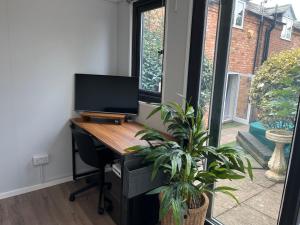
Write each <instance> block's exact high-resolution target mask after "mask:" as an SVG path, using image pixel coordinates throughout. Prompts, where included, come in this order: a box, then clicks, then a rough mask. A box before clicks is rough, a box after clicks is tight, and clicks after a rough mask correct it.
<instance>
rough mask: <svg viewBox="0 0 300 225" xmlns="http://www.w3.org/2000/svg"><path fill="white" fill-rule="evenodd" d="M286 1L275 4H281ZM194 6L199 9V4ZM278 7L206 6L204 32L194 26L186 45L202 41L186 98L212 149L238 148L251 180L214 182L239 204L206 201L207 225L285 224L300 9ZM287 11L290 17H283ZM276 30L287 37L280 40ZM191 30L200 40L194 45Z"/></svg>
mask: <svg viewBox="0 0 300 225" xmlns="http://www.w3.org/2000/svg"><path fill="white" fill-rule="evenodd" d="M288 3H289V2H288V1H280V4H281V5H283V4H288ZM194 4H196V6H194V7H197V4H199V3H194ZM281 5H279V6H276V4H275V2H271V1H270V2H268V3H266V2H265V1H242V0H238V1H225V0H219V1H217V0H213V1H206V11H205V18H204V19H205V21H206V23H205V26H204V27H205V29H204V30H203V31H201V30H200V29H198V30H197V28H195V27H194V26H193V28H192V38H191V40H192V42H191V47H192V46H193V45H194V44H195V43H193V42H195V41H202V42H203V46H201V51H202V53H201V54H198V55H197V54H195V53H193V50H191V51H192V52H191V54H190V61H193V64H191V63H190V67H193V68H189V80H192V78H193V79H194V81H195V80H197V79H196V78H195V77H197V76H198V80H197V81H198V86H197V87H195V85H194V86H193V85H191V82H190V83H189V85H188V91H187V98H188V99H190V98H192V99H193V104H194V105H200V106H202V108H203V110H204V112H205V121H206V124H207V128H208V129H209V132H210V135H211V140H210V144H211V145H214V146H231V147H235V148H238V149H239V150H240V151H241V153H242V154H245V155H246V156H247V157H248V158H249V159H250V160H251V163H252V166H253V173H254V180H253V181H251V180H250V179H244V180H237V181H227V180H226V181H223V180H220V181H219V182H217V183H216V184H215V186H216V187H217V186H231V187H234V188H236V189H238V190H237V191H236V192H235V196H236V197H237V198H238V200H239V202H240V204H237V203H236V202H234V201H232V199H231V198H229V197H227V196H225V195H222V194H215V195H214V196H212V197H211V205H210V210H209V214H208V222H209V223H211V224H224V225H276V224H278V223H279V222H280V224H287V223H284V222H283V221H287V220H286V219H287V218H288V216H287V215H288V213H286V212H284V211H285V209H284V208H283V207H281V206H282V204H288V203H287V202H286V201H283V200H284V199H287V197H288V196H289V193H291V192H290V191H289V188H288V181H287V180H286V177H287V174H290V175H289V181H290V182H291V181H293V180H295V179H297V177H295V176H293V175H292V173H291V172H290V173H289V171H293V170H294V168H295V167H294V166H293V162H294V163H295V162H296V161H295V160H297V158H295V156H294V155H293V154H292V152H293V150H294V151H296V150H297V149H296V144H295V143H296V141H297V139H300V136H299V135H298V136H296V135H295V132H294V131H295V127H296V124H297V122H298V123H299V121H298V120H297V109H298V104H299V95H300V79H299V78H300V65H299V62H300V42H298V33H299V34H300V30H299V31H298V29H297V21H296V17H297V13H298V12H300V9H299V10H297V7H298V6H297V4H290V5H289V6H288V7H287V8H286V9H285V10H284V12H283V13H281V14H280V15H279V13H278V10H276V9H278V8H279V7H281V9H282V8H283V7H282V6H281ZM291 10H293V11H295V12H296V13H295V14H296V15H292V14H289V12H290V11H291ZM267 11H268V12H267ZM196 13H197V11H196V10H195V9H194V17H193V24H196V22H195V20H197V19H198V20H202V19H203V12H202V11H201V10H198V16H196ZM283 15H286V16H288V17H289V21H290V20H292V21H294V27H293V29H292V31H291V29H286V26H288V25H289V26H290V23H289V24H285V23H284V20H285V19H284V16H283ZM298 17H300V14H299V15H298ZM198 23H199V22H198ZM282 31H285V32H287V31H288V32H290V34H289V35H286V36H284V37H283V36H282ZM193 32H194V33H193ZM195 32H203V35H202V36H198V40H196V38H193V34H194V37H195ZM287 37H288V40H287ZM201 38H202V39H201ZM299 41H300V39H299ZM196 57H198V64H199V65H200V66H199V67H198V70H197V66H196V65H195V62H196ZM230 71H234V72H230ZM197 73H198V74H197ZM197 88H199V89H198V90H197ZM293 143H294V146H293ZM298 148H299V147H298ZM298 150H299V149H298ZM294 154H295V153H294ZM208 161H209V159H208ZM296 166H299V165H296ZM294 201H297V200H294ZM292 202H293V201H292V200H290V203H292ZM293 211H294V210H293ZM291 214H292V212H291ZM291 214H290V215H289V216H292V215H291ZM293 214H296V213H293ZM293 216H295V215H293ZM290 224H292V223H290ZM294 224H296V222H295V223H294Z"/></svg>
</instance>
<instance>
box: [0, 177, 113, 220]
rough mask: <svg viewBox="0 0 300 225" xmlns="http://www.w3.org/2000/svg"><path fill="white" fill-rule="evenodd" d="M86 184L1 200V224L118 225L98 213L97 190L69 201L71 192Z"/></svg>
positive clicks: (71, 183)
mask: <svg viewBox="0 0 300 225" xmlns="http://www.w3.org/2000/svg"><path fill="white" fill-rule="evenodd" d="M82 185H84V183H83V182H79V183H76V184H74V183H73V182H69V183H65V184H61V185H57V186H54V187H50V188H46V189H42V190H38V191H34V192H31V193H27V194H24V195H19V196H16V197H11V198H7V199H3V200H0V225H96V224H97V225H115V223H114V222H113V221H112V220H111V218H110V217H109V215H107V213H105V214H104V215H98V214H97V210H96V209H97V200H98V194H97V191H96V190H91V191H90V192H88V193H85V194H83V195H82V196H80V197H78V198H77V199H76V200H75V202H69V200H68V196H69V193H70V192H71V191H73V190H76V189H77V188H80V187H81V186H82Z"/></svg>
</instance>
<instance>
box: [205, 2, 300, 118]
mask: <svg viewBox="0 0 300 225" xmlns="http://www.w3.org/2000/svg"><path fill="white" fill-rule="evenodd" d="M218 14H219V5H218V4H216V3H212V4H210V5H209V8H208V16H207V27H206V38H205V56H206V57H207V58H208V59H210V60H213V58H214V51H215V41H216V31H217V22H218ZM259 20H260V16H258V15H255V14H253V13H252V12H250V11H247V10H246V11H245V18H244V27H243V29H239V28H235V27H233V28H232V37H231V44H230V52H229V63H228V72H231V73H238V74H240V75H241V76H240V84H239V87H240V89H239V90H237V93H238V95H237V98H238V99H237V105H236V108H237V111H236V115H237V116H238V117H239V118H242V119H246V116H247V112H248V103H249V89H250V85H251V76H252V75H253V66H254V60H255V50H256V44H257V37H258V35H260V43H259V47H258V52H257V59H256V69H257V68H258V67H259V66H260V64H261V58H262V54H263V46H264V41H265V33H266V30H267V29H268V27H269V25H270V23H271V22H272V21H271V20H267V19H266V20H265V22H264V26H263V27H262V30H261V33H260V34H258V28H259ZM281 31H282V24H277V25H276V27H275V28H274V30H273V31H272V33H271V37H270V46H269V55H271V54H274V53H277V52H281V51H283V50H287V49H292V48H296V47H298V48H299V47H300V31H299V30H294V32H293V35H292V39H291V41H287V40H283V39H281V38H280V35H281ZM221 41H222V40H221Z"/></svg>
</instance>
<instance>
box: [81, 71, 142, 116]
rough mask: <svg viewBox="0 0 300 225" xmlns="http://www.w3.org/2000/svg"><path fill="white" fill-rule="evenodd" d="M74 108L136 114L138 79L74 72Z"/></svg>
mask: <svg viewBox="0 0 300 225" xmlns="http://www.w3.org/2000/svg"><path fill="white" fill-rule="evenodd" d="M75 110H76V111H89V112H105V113H122V114H137V113H138V79H137V78H136V77H125V76H107V75H91V74H75Z"/></svg>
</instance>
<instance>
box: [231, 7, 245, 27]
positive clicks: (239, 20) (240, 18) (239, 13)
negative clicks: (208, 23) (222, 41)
mask: <svg viewBox="0 0 300 225" xmlns="http://www.w3.org/2000/svg"><path fill="white" fill-rule="evenodd" d="M245 8H246V3H245V2H244V1H237V2H236V5H235V10H234V21H233V26H234V27H237V28H243V26H244V16H245Z"/></svg>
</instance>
